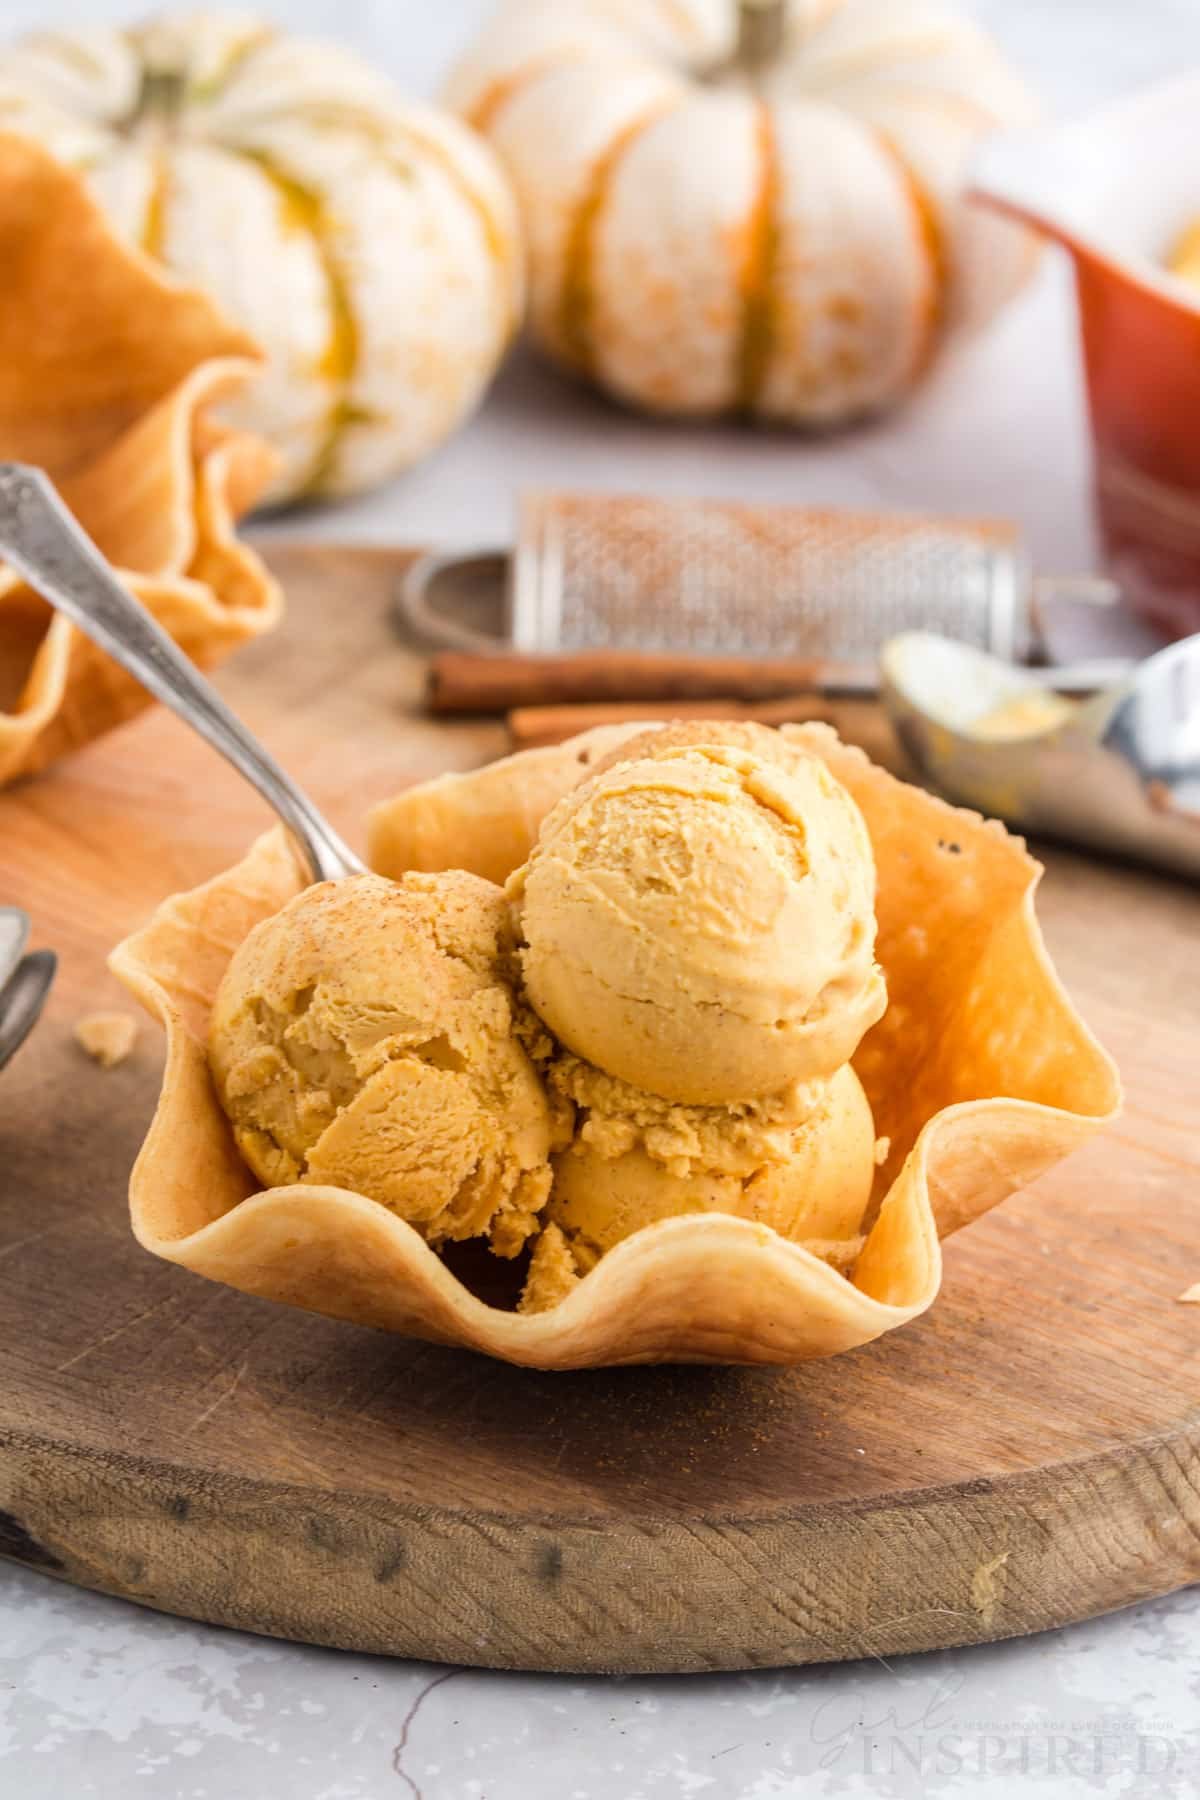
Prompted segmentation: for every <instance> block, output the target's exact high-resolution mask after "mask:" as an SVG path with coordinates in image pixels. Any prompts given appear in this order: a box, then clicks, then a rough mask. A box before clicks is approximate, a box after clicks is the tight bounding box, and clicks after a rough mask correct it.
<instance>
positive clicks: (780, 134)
mask: <svg viewBox="0 0 1200 1800" xmlns="http://www.w3.org/2000/svg"><path fill="white" fill-rule="evenodd" d="M772 26H774V28H775V34H776V36H777V39H778V41H777V43H776V44H775V45H774V46H768V45H767V44H766V42H765V40H766V39H767V38H769V36H770V33H771V28H772ZM739 46H740V51H741V56H740V59H739V58H738V57H737V56H735V51H736V50H737V49H738V48H739ZM756 46H757V54H752V53H753V52H755V49H756ZM768 49H769V51H770V53H768V54H764V51H767V50H768ZM448 99H449V101H450V103H451V104H452V105H453V106H455V107H456V108H457V109H458V110H459V111H460V112H461V113H462V115H463V116H464V117H465V118H466V119H467V120H469V121H470V122H471V123H473V124H474V125H475V126H476V127H477V128H478V129H479V130H481V131H483V132H484V133H485V134H486V135H487V136H488V138H489V139H490V140H491V142H492V144H493V145H494V146H495V148H496V149H497V150H498V151H499V153H500V155H501V158H502V159H503V161H504V162H505V164H506V165H507V167H508V170H509V173H510V175H511V176H512V178H513V183H514V186H515V188H516V192H517V199H518V202H519V205H520V207H521V211H522V215H523V218H524V223H525V230H526V239H527V244H528V248H529V256H530V264H529V279H530V306H531V317H532V327H533V331H534V334H535V336H536V337H537V339H538V341H539V342H540V343H541V344H542V346H543V347H544V348H545V349H546V350H548V351H549V352H550V353H551V354H552V355H553V356H554V357H555V358H557V359H558V360H559V361H561V362H563V363H565V364H567V365H568V366H570V367H572V368H574V369H576V370H578V371H581V372H582V373H584V374H586V375H587V376H589V377H591V378H592V379H594V380H595V381H596V382H598V383H599V384H600V385H601V386H603V387H605V388H607V389H608V390H609V391H610V392H611V393H613V394H615V395H616V396H618V397H619V398H621V399H623V400H626V401H629V402H632V403H634V404H637V405H640V406H643V407H647V408H649V409H652V410H655V411H661V412H666V413H678V414H693V415H702V414H712V413H719V412H725V411H738V412H743V413H749V414H751V415H755V416H758V417H760V418H763V419H769V420H778V421H785V422H792V423H798V424H804V425H820V424H827V423H833V422H836V421H839V420H843V419H846V418H850V417H853V416H854V415H856V414H860V413H864V412H869V411H872V410H874V409H877V408H879V407H882V406H884V405H886V404H888V403H889V402H891V401H893V400H895V399H896V398H897V397H898V396H900V395H902V394H903V393H904V392H905V391H906V390H907V389H908V388H909V387H910V386H911V385H912V383H913V382H914V381H915V379H916V378H917V377H918V376H919V375H920V373H921V372H922V371H923V369H924V368H925V367H926V365H927V363H928V361H929V359H930V356H931V353H932V351H933V349H934V347H935V345H936V343H937V342H938V340H939V339H940V338H941V336H942V335H943V333H944V331H945V329H946V328H947V326H949V325H951V324H961V323H963V322H978V321H980V320H982V319H983V318H986V317H987V316H988V315H989V314H990V312H991V311H992V310H993V309H994V308H995V307H996V306H997V305H999V304H1000V302H1001V301H1002V300H1004V299H1005V298H1006V297H1007V296H1008V295H1009V294H1010V293H1011V292H1012V291H1013V290H1014V288H1015V287H1016V286H1017V285H1018V284H1019V283H1020V281H1021V280H1022V279H1023V277H1024V275H1025V274H1026V272H1027V271H1028V269H1029V267H1030V265H1031V258H1032V254H1033V251H1032V245H1031V241H1030V239H1029V238H1028V237H1027V236H1026V235H1025V234H1023V233H1022V232H1021V231H1020V230H1019V229H1018V228H1016V227H1014V226H1012V225H1009V224H1008V223H1006V222H1004V221H1001V220H998V219H997V218H995V217H993V216H989V215H987V214H985V213H984V212H983V211H982V210H979V211H976V210H974V209H972V208H970V207H968V206H967V205H966V204H965V203H964V202H963V200H962V198H961V181H962V175H963V168H964V163H965V161H966V159H967V156H968V154H969V152H970V150H971V147H972V145H973V144H974V142H975V140H976V139H977V137H978V136H979V135H980V133H981V132H983V131H986V130H987V129H988V128H989V127H991V126H993V125H996V124H999V123H1005V124H1013V123H1017V122H1020V121H1024V120H1026V119H1028V118H1029V117H1031V116H1032V113H1033V108H1032V105H1031V101H1030V99H1029V96H1028V94H1027V93H1026V91H1025V89H1024V87H1023V86H1022V84H1021V83H1020V82H1019V80H1018V79H1017V78H1016V76H1015V75H1013V74H1012V73H1011V72H1010V70H1009V69H1008V67H1007V66H1006V64H1005V63H1004V61H1003V60H1002V58H1001V57H1000V55H999V53H998V51H997V50H996V49H995V48H994V47H993V46H992V44H991V43H990V41H989V40H988V39H987V38H986V37H985V36H984V35H983V34H982V33H981V32H980V31H979V30H978V29H977V28H976V27H975V26H974V25H972V24H970V23H968V22H967V21H965V20H963V19H959V18H955V17H953V16H947V15H946V13H945V12H944V11H942V10H941V9H940V8H935V7H934V6H932V5H929V4H927V3H926V0H784V4H783V5H779V6H775V7H772V6H771V5H770V3H769V0H768V4H766V5H764V4H763V0H758V4H757V5H755V4H754V0H744V3H743V5H742V6H741V7H740V8H739V6H738V5H737V4H736V0H578V3H577V4H574V5H570V6H568V5H564V4H561V3H560V0H515V3H514V4H509V5H506V6H504V7H502V9H501V11H500V13H499V14H498V15H497V16H496V18H495V19H494V20H493V22H492V24H491V26H490V27H489V28H488V29H487V30H486V32H485V35H484V37H483V38H482V40H481V41H480V42H479V43H478V44H477V46H476V47H475V49H474V50H473V51H472V52H471V53H470V54H469V55H468V56H467V58H466V60H465V61H464V62H463V63H462V65H461V66H460V67H459V69H458V70H457V72H456V74H455V75H454V77H453V78H452V81H451V84H450V89H449V93H448Z"/></svg>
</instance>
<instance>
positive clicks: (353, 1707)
mask: <svg viewBox="0 0 1200 1800" xmlns="http://www.w3.org/2000/svg"><path fill="white" fill-rule="evenodd" d="M566 3H569V0H564V4H566ZM266 10H267V11H272V12H274V13H275V15H276V16H277V17H279V18H280V19H285V18H286V19H287V20H288V21H289V22H290V23H291V24H292V25H293V26H297V25H300V24H303V25H305V26H306V27H308V28H310V29H313V30H317V31H322V32H327V33H336V34H339V35H341V36H343V37H345V38H348V39H349V40H351V41H352V42H354V43H356V44H357V45H358V46H359V47H360V48H362V49H364V50H365V51H367V52H368V53H369V54H370V55H371V56H372V57H374V58H375V59H376V60H377V61H378V62H380V63H382V64H384V65H385V66H387V67H389V68H391V69H392V70H393V71H394V73H395V74H396V75H397V76H398V77H399V78H400V79H401V80H402V81H403V82H404V83H405V84H406V85H407V86H409V87H410V88H411V89H412V90H413V91H416V92H423V93H430V92H433V91H434V90H435V88H436V84H437V81H438V79H439V77H440V75H441V73H442V72H443V70H444V69H445V68H446V66H447V64H448V62H449V61H450V59H451V58H452V56H453V54H454V52H455V50H456V48H457V47H458V46H459V45H460V44H461V43H462V42H463V41H464V40H465V38H466V37H467V35H468V34H469V32H470V30H471V28H472V26H473V24H474V23H475V21H476V20H477V19H478V18H479V17H480V16H481V14H482V11H483V6H482V4H481V0H336V3H335V0H292V4H291V5H289V6H287V7H286V8H285V7H284V6H283V5H277V6H275V7H273V8H270V7H269V8H267V9H266ZM974 10H975V11H977V12H978V13H979V14H980V15H981V16H983V17H984V18H986V20H987V22H988V23H989V24H990V25H991V27H992V28H993V30H994V31H995V32H996V33H997V35H998V36H999V37H1000V38H1001V39H1002V40H1003V42H1004V43H1005V44H1006V45H1007V47H1008V49H1009V50H1010V52H1011V54H1012V55H1013V57H1014V59H1015V60H1016V61H1018V62H1019V63H1021V64H1022V65H1023V66H1024V67H1025V68H1026V70H1027V71H1028V72H1029V74H1030V75H1031V76H1032V78H1033V79H1034V80H1035V82H1036V83H1037V84H1038V85H1039V86H1040V88H1041V90H1042V91H1043V93H1044V94H1045V95H1046V97H1047V100H1048V101H1049V103H1050V105H1051V106H1052V107H1053V108H1054V109H1055V110H1057V111H1065V110H1068V109H1071V108H1075V107H1080V106H1084V105H1087V104H1090V103H1091V102H1093V101H1095V100H1097V99H1100V98H1102V97H1104V96H1106V95H1108V94H1111V93H1114V92H1117V91H1119V90H1121V89H1124V88H1128V87H1131V86H1134V85H1136V84H1138V83H1139V82H1142V81H1145V80H1148V79H1150V78H1153V77H1155V76H1157V75H1161V74H1166V73H1171V72H1176V71H1178V70H1179V69H1180V68H1182V67H1185V66H1187V65H1189V64H1191V65H1194V64H1200V0H1144V3H1142V4H1138V3H1137V0H977V4H976V6H975V8H974ZM127 16H128V8H127V7H125V6H122V5H120V4H117V3H114V0H91V3H90V4H83V0H78V3H77V4H76V5H75V6H74V7H73V8H70V7H65V6H55V5H54V4H53V3H51V4H47V3H46V0H0V23H2V24H3V26H4V28H5V29H6V30H14V29H17V28H19V27H23V26H30V25H38V24H43V23H46V22H47V20H48V19H49V20H51V21H57V20H67V19H69V18H76V19H82V18H87V19H94V20H100V19H121V18H125V17H127ZM1196 189H1197V202H1198V205H1200V122H1198V130H1197V156H1196ZM537 481H550V482H554V483H564V482H577V483H580V484H591V485H597V486H609V487H621V488H630V487H642V488H646V489H652V490H659V491H663V492H680V493H683V492H691V493H720V494H730V495H746V496H750V497H754V498H759V499H772V498H778V499H791V500H802V499H814V500H815V499H820V500H824V501H834V502H841V503H845V504H868V505H905V504H909V505H916V506H921V507H929V508H934V509H937V508H942V509H945V510H947V511H951V512H953V511H960V512H988V513H1006V514H1010V515H1012V516H1014V517H1016V518H1018V519H1020V520H1021V521H1022V523H1023V524H1024V526H1025V528H1026V530H1027V532H1028V535H1029V537H1030V540H1031V543H1032V546H1033V548H1034V551H1035V555H1036V558H1037V561H1038V563H1039V565H1040V566H1041V567H1042V568H1043V569H1070V568H1078V567H1086V566H1088V565H1089V564H1090V563H1091V562H1092V559H1093V557H1094V541H1093V537H1092V533H1091V527H1090V523H1089V512H1088V504H1087V483H1086V449H1085V435H1084V429H1083V415H1082V407H1081V399H1080V393H1079V379H1078V368H1077V362H1076V352H1075V347H1074V338H1073V319H1072V311H1071V298H1070V289H1069V282H1068V281H1067V279H1066V275H1065V271H1064V270H1063V268H1062V267H1061V266H1060V265H1059V263H1058V259H1057V258H1056V257H1053V256H1052V257H1048V258H1047V259H1046V264H1045V267H1044V269H1043V272H1042V275H1041V277H1040V278H1039V280H1038V282H1037V284H1036V286H1035V287H1034V289H1033V290H1032V291H1031V292H1030V293H1029V294H1028V295H1027V296H1026V297H1025V298H1024V299H1022V300H1021V301H1020V302H1018V303H1017V304H1016V305H1015V306H1014V307H1013V308H1012V309H1011V310H1010V311H1009V313H1008V314H1007V315H1006V316H1005V317H1004V318H1003V319H1002V320H1001V321H1000V323H999V324H998V325H997V326H996V327H995V328H994V329H993V330H992V332H991V333H990V334H989V335H988V336H987V337H986V338H984V339H982V340H980V341H978V342H976V343H974V344H971V345H969V346H966V347H964V348H962V349H960V350H958V351H956V352H954V353H953V354H952V355H951V356H950V357H949V358H948V359H947V360H946V361H945V362H944V363H943V364H942V366H941V367H940V368H939V369H938V371H937V372H936V373H935V375H934V377H933V379H932V381H931V382H930V384H929V385H928V387H927V388H926V389H925V390H924V391H923V392H922V393H921V394H920V395H919V396H918V397H917V398H916V399H915V400H914V401H913V402H912V403H911V404H910V406H909V407H908V408H907V409H906V411H905V412H904V414H903V415H902V416H901V417H899V418H896V419H893V420H892V421H890V422H888V423H885V424H882V425H878V426H874V427H872V428H870V429H864V430H860V431H857V432H855V433H854V434H852V435H851V436H848V437H845V438H841V439H835V440H829V441H824V442H817V443H813V442H803V441H799V440H789V439H787V438H786V437H781V436H770V437H756V436H754V435H753V434H750V433H747V432H742V431H736V430H730V431H723V430H722V431H704V432H700V431H694V430H682V429H677V428H674V427H670V426H658V425H649V424H645V423H640V422H638V421H635V420H633V419H632V418H630V417H627V416H625V415H622V414H620V413H618V412H616V411H614V410H613V409H611V408H609V407H608V406H606V405H604V404H603V403H602V402H599V401H597V400H594V399H592V398H590V397H588V396H586V395H584V394H582V393H580V392H579V391H578V390H576V389H574V388H572V387H570V386H569V385H568V384H566V383H564V382H562V381H560V380H559V379H558V378H557V377H556V376H554V375H553V374H551V373H549V372H547V371H544V370H543V369H541V368H540V367H538V366H537V365H536V364H534V363H533V362H532V361H531V360H529V359H527V358H518V359H516V360H515V361H514V363H513V364H512V365H510V368H509V370H508V371H507V372H506V373H505V374H504V376H502V378H501V380H500V382H499V384H498V386H497V388H496V390H495V391H494V393H493V395H492V396H491V399H490V400H489V402H488V404H487V406H486V407H485V409H484V411H483V412H482V414H481V415H480V417H479V418H478V419H476V420H475V421H474V423H473V424H472V425H471V426H470V427H469V428H468V430H467V431H466V432H464V433H463V435H462V436H460V437H459V438H458V439H457V440H456V441H455V442H454V443H453V444H451V445H449V446H447V448H446V449H444V450H443V451H442V452H441V453H440V454H439V455H438V456H436V457H434V458H433V459H432V460H431V461H430V462H429V463H428V464H426V465H425V466H424V467H423V468H421V469H420V470H418V471H416V472H415V473H413V474H412V475H410V476H408V477H407V478H406V479H405V480H403V481H401V482H399V483H397V484H396V485H395V486H393V487H392V488H391V489H389V490H387V491H385V492H383V493H381V494H379V495H377V496H374V497H372V498H370V499H368V500H365V501H356V502H354V503H352V504H349V505H346V506H343V507H340V508H336V509H332V510H330V511H329V512H328V513H326V514H322V515H313V514H308V515H306V516H304V517H303V518H302V519H300V520H297V521H295V522H291V523H287V524H285V525H284V526H283V527H282V529H285V530H299V531H303V532H304V534H305V535H316V534H317V533H318V532H319V531H323V532H329V533H336V534H338V535H341V536H356V537H372V538H384V537H393V538H396V539H400V540H405V541H416V540H420V541H431V540H435V539H440V540H444V541H447V542H464V541H472V540H478V539H482V538H490V537H494V538H497V539H503V538H504V537H505V536H506V535H507V533H508V530H509V525H510V518H511V504H512V495H513V492H514V489H515V488H517V487H519V486H521V485H523V484H525V483H528V482H537ZM278 528H280V527H273V529H278ZM914 1421H917V1422H919V1407H917V1406H914ZM443 1674H444V1672H443V1671H438V1670H435V1669H428V1668H421V1667H417V1666H413V1665H407V1664H401V1663H392V1662H385V1661H378V1660H372V1659H368V1658H362V1657H351V1656H345V1655H338V1654H336V1653H333V1652H324V1651H317V1650H310V1649H304V1648H299V1647H294V1646H289V1645H276V1644H271V1643H268V1642H264V1641H260V1640H256V1639H253V1638H243V1637H239V1636H237V1635H235V1634H233V1633H228V1632H220V1631H215V1630H210V1629H207V1628H204V1627H199V1626H194V1625H190V1624H187V1623H185V1622H181V1621H175V1620H170V1619H165V1618H159V1617H156V1616H154V1615H152V1614H149V1613H143V1612H139V1611H138V1610H137V1609H136V1608H134V1607H130V1606H126V1605H124V1604H122V1603H120V1602H117V1601H109V1600H105V1599H101V1598H98V1597H95V1596H92V1595H87V1594H78V1593H74V1592H72V1591H70V1590H67V1589H63V1588H60V1587H57V1586H56V1585H55V1584H53V1583H52V1582H50V1581H47V1580H44V1579H42V1578H40V1577H38V1576H35V1575H30V1574H25V1573H21V1572H17V1571H15V1570H3V1571H0V1756H2V1757H3V1760H0V1800H60V1797H62V1796H70V1797H71V1800H87V1797H98V1800H131V1797H132V1796H136V1795H139V1794H146V1795H152V1796H153V1797H154V1800H185V1797H186V1800H265V1797H274V1796H281V1797H283V1796H286V1797H287V1800H386V1797H387V1796H392V1795H394V1796H396V1797H397V1800H692V1797H693V1796H696V1797H699V1800H800V1796H801V1795H802V1794H803V1795H804V1796H805V1797H806V1800H807V1797H808V1796H824V1795H857V1794H867V1793H870V1794H876V1795H881V1796H884V1797H885V1800H889V1797H894V1800H900V1797H907V1796H910V1795H917V1794H929V1795H933V1796H939V1797H943V1796H945V1797H950V1800H960V1797H963V1796H975V1795H986V1796H989V1797H994V1800H1006V1797H1007V1796H1008V1795H1009V1794H1011V1793H1014V1792H1016V1791H1028V1792H1033V1793H1038V1794H1043V1795H1047V1796H1054V1797H1055V1800H1057V1797H1058V1796H1060V1795H1061V1796H1069V1797H1072V1800H1073V1797H1074V1796H1079V1797H1080V1800H1083V1797H1084V1796H1090V1795H1094V1794H1097V1793H1112V1794H1117V1793H1120V1794H1122V1795H1127V1796H1133V1797H1134V1800H1143V1797H1145V1800H1150V1797H1151V1796H1153V1797H1154V1800H1171V1796H1173V1795H1180V1796H1182V1795H1184V1794H1191V1793H1194V1792H1195V1791H1196V1790H1197V1787H1198V1786H1200V1748H1198V1739H1197V1731H1198V1729H1200V1605H1198V1604H1197V1603H1196V1597H1195V1594H1194V1593H1193V1594H1191V1595H1190V1596H1179V1597H1176V1598H1174V1599H1170V1600H1166V1601H1162V1602H1159V1603H1157V1604H1153V1605H1148V1606H1144V1607H1141V1608H1137V1609H1134V1610H1132V1611H1130V1612H1128V1613H1125V1614H1122V1615H1119V1616H1116V1617H1114V1618H1111V1619H1107V1620H1100V1621H1097V1622H1095V1623H1093V1624H1091V1625H1087V1626H1081V1627H1077V1628H1075V1629H1073V1630H1069V1631H1062V1632H1055V1633H1050V1634H1046V1635H1044V1636H1042V1637H1039V1638H1036V1639H1031V1640H1028V1641H1024V1642H1018V1643H1013V1644H1006V1645H999V1646H995V1647H993V1648H990V1649H985V1650H975V1651H971V1652H963V1653H957V1654H947V1655H942V1656H931V1657H920V1658H907V1659H899V1660H897V1661H895V1662H894V1663H893V1664H891V1665H881V1664H877V1663H872V1664H858V1665H846V1666H841V1667H833V1668H825V1669H818V1670H808V1671H805V1670H799V1671H790V1672H784V1673H781V1674H778V1675H774V1674H768V1675H756V1676H745V1677H742V1676H730V1677H724V1678H717V1679H700V1678H697V1677H693V1678H689V1679H686V1680H675V1681H645V1680H628V1681H621V1682H615V1681H598V1680H595V1681H587V1682H578V1681H571V1680H567V1679H561V1680H559V1679H546V1678H538V1677H526V1676H489V1675H478V1674H473V1673H470V1672H464V1671H460V1672H457V1673H455V1674H453V1675H452V1676H451V1677H450V1678H449V1679H447V1680H442V1681H440V1683H439V1677H440V1676H441V1675H443ZM418 1702H419V1705H417V1703H418ZM414 1705H417V1710H416V1711H415V1712H413V1710H412V1709H413V1708H414ZM406 1720H407V1721H408V1723H407V1725H406ZM1122 1722H1123V1723H1124V1726H1125V1728H1126V1731H1125V1735H1124V1736H1120V1735H1117V1736H1109V1737H1105V1736H1104V1734H1105V1733H1107V1732H1111V1731H1112V1730H1113V1729H1114V1728H1115V1727H1116V1726H1118V1725H1120V1724H1121V1723H1122ZM947 1735H953V1736H954V1737H955V1740H956V1746H957V1749H958V1751H959V1753H960V1754H961V1756H962V1758H963V1761H962V1764H961V1767H960V1768H959V1769H958V1771H957V1772H954V1771H953V1766H952V1765H953V1758H952V1757H950V1756H943V1757H941V1758H939V1759H938V1761H937V1763H936V1766H935V1767H934V1768H933V1770H932V1772H928V1773H926V1774H925V1775H918V1774H916V1773H914V1772H913V1769H912V1766H911V1759H912V1758H914V1757H915V1756H916V1755H917V1754H918V1740H920V1739H921V1738H922V1737H924V1738H925V1740H926V1754H927V1757H928V1755H929V1754H931V1751H930V1750H929V1744H930V1740H931V1739H932V1738H936V1737H938V1736H942V1737H946V1736H947ZM1065 1735H1070V1736H1072V1737H1073V1738H1074V1740H1075V1744H1076V1748H1075V1750H1074V1752H1073V1753H1069V1752H1068V1749H1067V1746H1066V1745H1065V1744H1064V1743H1063V1741H1062V1739H1063V1738H1064V1736H1065ZM1022 1744H1023V1745H1024V1747H1025V1748H1024V1754H1025V1756H1026V1759H1027V1765H1026V1766H1027V1770H1028V1773H1027V1774H1026V1775H1025V1776H1024V1777H1023V1778H1021V1777H1018V1776H1017V1775H1015V1774H1013V1773H1012V1772H1011V1770H1012V1768H1013V1766H1014V1759H1016V1758H1017V1757H1019V1755H1020V1754H1021V1748H1022ZM906 1758H907V1759H908V1760H906ZM1006 1764H1007V1767H1008V1769H1009V1771H1010V1772H1009V1773H1007V1774H1006V1773H1004V1772H1003V1769H1004V1766H1005V1765H1006ZM1168 1764H1171V1765H1172V1767H1171V1768H1170V1769H1168V1767H1167V1765H1168Z"/></svg>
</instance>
